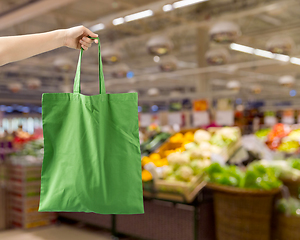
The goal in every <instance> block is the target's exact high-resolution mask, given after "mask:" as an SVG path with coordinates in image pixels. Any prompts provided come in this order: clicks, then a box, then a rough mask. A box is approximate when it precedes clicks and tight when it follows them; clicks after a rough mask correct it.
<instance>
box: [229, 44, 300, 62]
mask: <svg viewBox="0 0 300 240" xmlns="http://www.w3.org/2000/svg"><path fill="white" fill-rule="evenodd" d="M230 48H231V49H232V50H235V51H239V52H244V53H249V54H254V55H256V56H260V57H265V58H271V59H275V60H278V61H282V62H290V63H292V64H296V65H300V58H296V57H290V56H288V55H284V54H276V53H275V54H274V53H272V52H270V51H266V50H262V49H255V48H252V47H248V46H244V45H241V44H237V43H231V44H230Z"/></svg>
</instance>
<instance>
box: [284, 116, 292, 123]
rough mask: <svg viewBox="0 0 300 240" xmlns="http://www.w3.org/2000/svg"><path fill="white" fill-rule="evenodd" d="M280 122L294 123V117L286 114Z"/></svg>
mask: <svg viewBox="0 0 300 240" xmlns="http://www.w3.org/2000/svg"><path fill="white" fill-rule="evenodd" d="M282 123H284V124H294V123H295V119H294V117H292V116H286V117H283V118H282Z"/></svg>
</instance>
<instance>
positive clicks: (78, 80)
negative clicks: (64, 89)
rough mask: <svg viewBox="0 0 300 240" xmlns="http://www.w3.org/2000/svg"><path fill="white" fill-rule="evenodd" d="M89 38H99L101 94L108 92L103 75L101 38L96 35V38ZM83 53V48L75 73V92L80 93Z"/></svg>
mask: <svg viewBox="0 0 300 240" xmlns="http://www.w3.org/2000/svg"><path fill="white" fill-rule="evenodd" d="M89 38H90V39H93V40H94V39H98V58H99V59H98V61H99V93H100V94H106V91H105V83H104V75H103V66H102V58H101V45H100V40H99V37H96V38H92V37H89ZM82 53H83V49H82V48H81V50H80V54H79V59H78V63H77V70H76V75H75V79H74V87H73V93H80V92H81V88H80V70H81V59H82Z"/></svg>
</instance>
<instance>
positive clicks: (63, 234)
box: [0, 225, 112, 240]
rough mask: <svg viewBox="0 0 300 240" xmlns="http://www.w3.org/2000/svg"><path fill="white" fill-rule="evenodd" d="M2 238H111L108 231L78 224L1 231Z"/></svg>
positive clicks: (51, 239) (17, 239)
mask: <svg viewBox="0 0 300 240" xmlns="http://www.w3.org/2000/svg"><path fill="white" fill-rule="evenodd" d="M0 239H1V240H68V239H71V240H111V239H112V238H111V237H110V236H109V235H108V234H106V233H99V232H97V231H91V230H88V229H82V228H78V227H76V226H69V225H60V226H55V225H53V226H49V227H43V228H36V229H33V230H21V229H15V230H8V231H3V232H1V231H0Z"/></svg>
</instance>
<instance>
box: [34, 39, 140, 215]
mask: <svg viewBox="0 0 300 240" xmlns="http://www.w3.org/2000/svg"><path fill="white" fill-rule="evenodd" d="M98 41H99V39H98ZM98 48H99V49H98V51H99V88H100V94H99V95H94V96H85V95H82V94H80V68H81V59H82V53H83V50H82V49H81V51H80V55H79V60H78V65H77V71H76V75H75V80H74V88H73V93H45V94H43V96H42V119H43V133H44V143H45V148H44V161H43V167H42V178H41V196H40V205H39V211H40V212H44V211H47V212H48V211H51V212H59V211H63V212H95V213H100V214H140V213H144V207H143V190H142V178H141V154H140V143H139V127H138V95H137V93H122V94H106V92H105V84H104V76H103V70H102V60H101V53H100V41H99V44H98Z"/></svg>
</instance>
